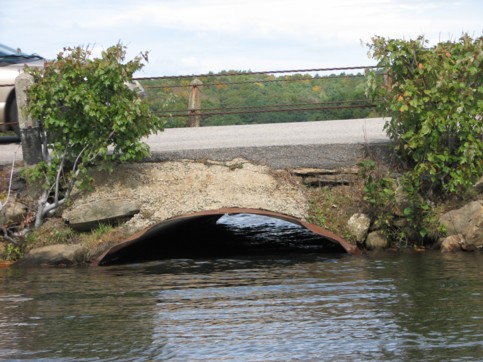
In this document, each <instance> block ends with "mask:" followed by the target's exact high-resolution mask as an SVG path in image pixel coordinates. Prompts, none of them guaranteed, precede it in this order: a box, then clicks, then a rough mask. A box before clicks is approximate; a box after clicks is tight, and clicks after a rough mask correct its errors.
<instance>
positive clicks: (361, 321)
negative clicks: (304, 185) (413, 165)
mask: <svg viewBox="0 0 483 362" xmlns="http://www.w3.org/2000/svg"><path fill="white" fill-rule="evenodd" d="M482 266H483V255H481V254H478V253H467V254H463V253H461V254H456V255H444V254H440V253H438V252H429V251H427V252H424V253H384V254H380V255H373V256H363V257H355V256H349V255H343V254H322V253H310V252H305V253H289V254H285V255H260V256H254V255H251V256H233V257H229V258H228V257H226V258H217V259H215V258H197V259H170V260H164V261H152V262H148V263H137V264H128V265H117V266H109V267H97V268H94V267H91V268H70V269H62V268H57V269H54V268H51V269H47V268H44V269H12V268H10V269H0V360H2V361H3V360H5V361H24V360H26V361H164V360H169V361H481V360H483V267H482Z"/></svg>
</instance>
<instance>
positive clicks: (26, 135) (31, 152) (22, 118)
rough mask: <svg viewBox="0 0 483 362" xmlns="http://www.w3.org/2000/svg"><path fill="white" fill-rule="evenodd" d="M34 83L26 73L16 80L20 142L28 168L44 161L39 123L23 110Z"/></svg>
mask: <svg viewBox="0 0 483 362" xmlns="http://www.w3.org/2000/svg"><path fill="white" fill-rule="evenodd" d="M33 83H34V78H33V77H32V76H31V75H30V74H27V73H25V72H22V73H20V75H18V76H17V78H15V95H16V100H17V108H18V123H19V127H20V140H21V142H22V153H23V160H24V162H25V165H26V166H30V165H35V164H37V163H39V162H40V161H42V142H41V139H40V130H39V123H38V121H37V120H33V119H32V118H30V117H29V116H26V115H24V114H23V112H22V109H23V107H24V106H25V105H26V104H27V89H28V88H29V87H30V86H31V85H32V84H33Z"/></svg>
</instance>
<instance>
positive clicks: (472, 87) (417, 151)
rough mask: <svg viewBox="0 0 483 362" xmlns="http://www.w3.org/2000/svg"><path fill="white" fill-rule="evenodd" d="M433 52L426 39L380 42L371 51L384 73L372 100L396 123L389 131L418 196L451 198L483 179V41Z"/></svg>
mask: <svg viewBox="0 0 483 362" xmlns="http://www.w3.org/2000/svg"><path fill="white" fill-rule="evenodd" d="M426 45H427V41H426V40H425V39H424V38H423V37H418V38H417V39H416V40H407V41H406V40H397V39H385V38H383V37H374V38H373V39H372V44H368V46H369V47H370V51H371V52H372V57H373V58H374V59H376V60H377V61H378V66H379V70H378V71H372V72H370V74H369V81H368V87H367V93H368V95H370V96H371V97H372V98H373V99H375V100H377V101H378V102H379V106H380V107H379V108H380V110H381V112H382V113H383V114H384V115H385V116H389V117H391V118H390V120H389V121H388V122H387V123H386V131H387V134H388V135H389V137H390V138H391V139H392V140H393V141H394V144H395V147H396V151H397V153H398V155H399V156H400V159H401V160H402V161H403V164H404V165H405V166H406V167H407V169H408V173H407V178H408V182H407V184H408V185H410V188H412V189H414V191H415V192H421V193H422V194H424V195H425V196H427V197H431V196H433V195H438V196H443V197H447V196H449V195H452V194H458V193H461V192H463V191H465V190H466V189H467V188H468V187H470V186H472V185H473V184H474V183H475V181H476V180H477V179H478V178H479V177H481V175H482V174H483V163H482V156H483V85H482V77H483V69H482V67H483V64H482V60H483V37H479V38H476V39H472V38H471V37H470V36H468V35H466V34H465V35H463V36H462V37H461V38H460V39H459V40H458V41H455V42H451V41H448V42H442V43H439V44H437V45H436V46H434V47H427V46H426ZM381 71H382V72H384V74H385V77H384V78H382V77H380V76H379V75H380V74H378V72H379V73H380V72H381Z"/></svg>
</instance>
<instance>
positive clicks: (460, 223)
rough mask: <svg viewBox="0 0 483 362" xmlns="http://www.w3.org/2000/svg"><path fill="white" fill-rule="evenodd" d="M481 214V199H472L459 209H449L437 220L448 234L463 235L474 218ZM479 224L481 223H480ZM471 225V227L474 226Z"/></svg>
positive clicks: (482, 212) (482, 210)
mask: <svg viewBox="0 0 483 362" xmlns="http://www.w3.org/2000/svg"><path fill="white" fill-rule="evenodd" d="M482 214H483V200H479V201H473V202H470V203H469V204H467V205H465V206H463V207H462V208H460V209H456V210H451V211H449V212H447V213H446V214H444V215H443V216H441V217H440V219H439V222H440V223H441V224H443V225H444V226H445V227H446V231H447V234H448V235H457V234H462V235H465V234H466V233H467V232H468V229H469V228H470V225H472V223H474V220H475V219H478V218H481V215H482ZM480 225H481V223H480ZM475 226H476V225H473V226H472V227H475Z"/></svg>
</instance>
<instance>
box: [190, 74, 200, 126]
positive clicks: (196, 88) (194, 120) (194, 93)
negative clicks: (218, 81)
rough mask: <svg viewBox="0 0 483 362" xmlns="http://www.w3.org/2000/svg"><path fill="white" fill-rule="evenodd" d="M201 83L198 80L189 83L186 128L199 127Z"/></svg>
mask: <svg viewBox="0 0 483 362" xmlns="http://www.w3.org/2000/svg"><path fill="white" fill-rule="evenodd" d="M202 86H203V83H202V82H201V80H199V79H194V80H193V81H192V82H191V90H190V98H189V101H188V112H189V120H188V127H199V126H200V118H201V113H200V109H201V87H202Z"/></svg>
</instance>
